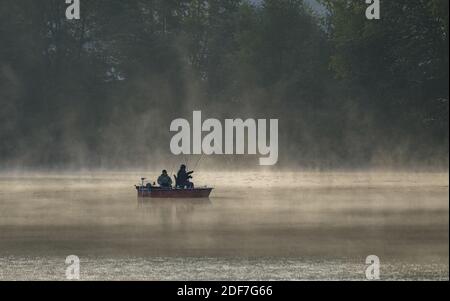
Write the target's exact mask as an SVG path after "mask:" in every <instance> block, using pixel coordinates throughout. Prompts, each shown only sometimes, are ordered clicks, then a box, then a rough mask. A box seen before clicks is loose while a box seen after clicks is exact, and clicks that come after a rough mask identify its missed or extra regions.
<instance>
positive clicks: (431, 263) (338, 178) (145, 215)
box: [0, 172, 449, 280]
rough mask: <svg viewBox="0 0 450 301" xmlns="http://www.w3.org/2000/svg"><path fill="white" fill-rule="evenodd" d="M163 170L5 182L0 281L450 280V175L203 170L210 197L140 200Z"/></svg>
mask: <svg viewBox="0 0 450 301" xmlns="http://www.w3.org/2000/svg"><path fill="white" fill-rule="evenodd" d="M141 176H146V177H148V178H149V179H152V180H153V179H155V178H156V176H157V173H140V172H114V173H113V172H95V173H81V172H77V173H60V174H55V173H46V174H38V173H27V174H25V173H9V174H2V175H0V280H24V279H29V280H45V279H54V280H65V269H66V267H67V265H66V264H65V259H66V257H67V256H69V255H76V256H78V257H79V258H80V261H81V268H80V271H81V279H82V280H109V279H111V280H221V279H226V280H269V279H276V280H317V279H319V280H330V279H331V280H343V279H348V280H365V279H366V278H365V270H366V268H367V265H366V263H365V259H366V257H367V256H368V255H372V254H373V255H377V256H378V257H379V258H380V262H381V263H380V277H381V279H382V280H383V279H384V280H388V279H396V280H412V279H416V280H425V279H432V280H448V279H449V195H448V193H449V186H448V184H449V177H448V173H398V172H373V173H367V172H332V173H319V172H298V173H281V172H280V173H269V172H243V173H223V174H221V175H217V174H215V173H201V174H200V173H199V174H198V175H196V176H195V183H196V185H197V186H202V185H206V184H208V185H212V186H213V187H215V189H214V191H213V193H212V194H211V197H210V199H209V200H178V201H176V200H167V199H166V200H156V199H147V200H138V198H137V197H136V191H135V189H134V187H133V185H134V184H137V183H138V182H139V178H140V177H141Z"/></svg>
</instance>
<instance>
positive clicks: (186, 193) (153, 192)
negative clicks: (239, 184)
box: [135, 185, 213, 198]
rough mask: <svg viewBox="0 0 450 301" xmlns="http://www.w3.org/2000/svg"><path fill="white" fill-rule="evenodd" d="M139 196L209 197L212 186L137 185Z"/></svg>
mask: <svg viewBox="0 0 450 301" xmlns="http://www.w3.org/2000/svg"><path fill="white" fill-rule="evenodd" d="M135 187H136V190H137V194H138V197H150V198H207V197H209V194H210V193H211V191H212V190H213V189H212V188H207V187H205V188H192V189H181V188H162V187H158V186H142V185H141V186H137V185H136V186H135Z"/></svg>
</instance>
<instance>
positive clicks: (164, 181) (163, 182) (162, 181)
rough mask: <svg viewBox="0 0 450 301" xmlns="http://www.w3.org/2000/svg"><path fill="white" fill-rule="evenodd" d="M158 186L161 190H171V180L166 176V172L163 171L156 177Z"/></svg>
mask: <svg viewBox="0 0 450 301" xmlns="http://www.w3.org/2000/svg"><path fill="white" fill-rule="evenodd" d="M158 184H159V186H160V187H163V188H172V179H171V178H170V177H169V175H168V174H167V170H165V169H164V170H163V171H162V174H161V175H160V176H159V177H158Z"/></svg>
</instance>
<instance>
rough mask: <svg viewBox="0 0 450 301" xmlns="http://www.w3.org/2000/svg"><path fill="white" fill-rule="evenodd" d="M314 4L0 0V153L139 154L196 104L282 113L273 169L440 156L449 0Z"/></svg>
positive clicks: (133, 161) (440, 161)
mask: <svg viewBox="0 0 450 301" xmlns="http://www.w3.org/2000/svg"><path fill="white" fill-rule="evenodd" d="M320 2H321V4H322V5H323V7H324V9H323V10H322V11H320V12H317V11H315V10H313V9H312V8H311V6H310V5H309V3H307V2H305V1H302V0H264V1H245V0H131V1H120V0H84V1H83V2H82V11H81V16H82V17H81V19H80V20H67V19H66V18H65V14H64V11H65V9H66V4H65V3H64V1H58V0H43V1H32V0H4V1H2V2H1V3H0V46H1V47H0V141H1V144H0V167H2V168H14V167H55V166H57V167H82V166H89V167H94V168H95V167H117V166H139V165H140V164H142V162H149V161H151V160H152V158H164V156H166V154H167V153H168V152H169V141H170V133H169V130H168V129H169V125H170V122H171V121H172V120H173V119H174V118H178V117H185V116H190V115H191V114H192V111H194V110H202V112H204V113H205V115H208V116H211V117H216V118H230V117H231V118H238V117H239V118H247V117H248V118H279V123H280V125H279V128H280V134H279V138H280V146H279V147H280V150H279V166H281V167H284V166H286V167H293V166H298V167H309V168H352V167H384V166H411V165H414V166H416V165H422V166H441V167H442V166H444V168H445V166H447V167H448V66H449V65H448V53H449V52H448V1H446V0H397V1H386V0H385V1H381V8H382V16H381V19H380V20H367V19H366V18H365V9H366V8H367V5H366V4H365V2H364V1H360V0H352V1H350V0H333V1H331V0H329V1H328V0H322V1H320ZM219 161H220V160H219ZM219 161H218V162H217V164H218V165H220V164H221V162H219ZM251 165H252V166H253V165H254V164H253V163H252V164H251Z"/></svg>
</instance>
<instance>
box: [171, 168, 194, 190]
mask: <svg viewBox="0 0 450 301" xmlns="http://www.w3.org/2000/svg"><path fill="white" fill-rule="evenodd" d="M192 173H193V171H186V165H184V164H182V165H181V166H180V170H179V171H178V173H177V176H176V177H175V181H176V186H177V187H178V188H188V189H192V188H194V183H192V182H190V181H189V179H192V176H191V174H192Z"/></svg>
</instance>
